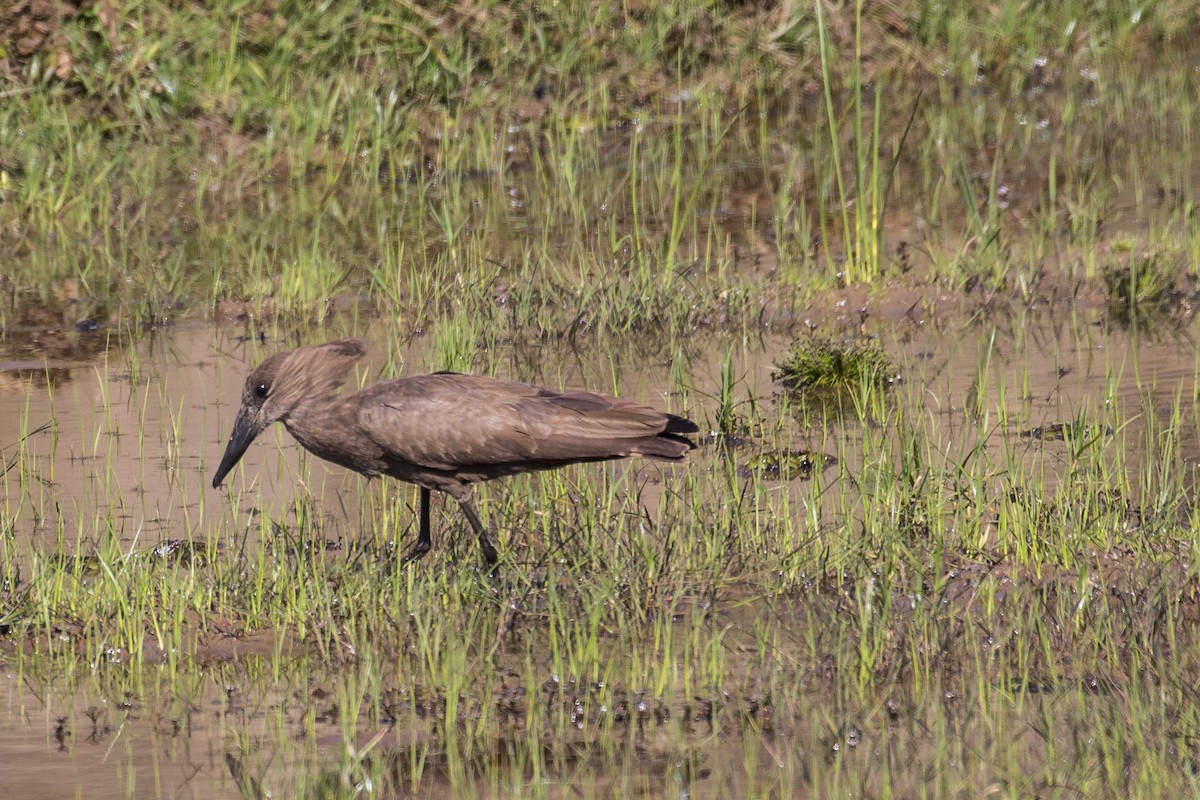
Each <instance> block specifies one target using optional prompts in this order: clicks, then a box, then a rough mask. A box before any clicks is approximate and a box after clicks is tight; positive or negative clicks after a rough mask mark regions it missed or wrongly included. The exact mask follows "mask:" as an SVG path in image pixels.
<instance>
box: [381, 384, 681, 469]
mask: <svg viewBox="0 0 1200 800" xmlns="http://www.w3.org/2000/svg"><path fill="white" fill-rule="evenodd" d="M360 394H361V399H360V401H359V402H360V406H359V424H360V425H361V426H362V427H363V429H364V430H365V431H366V432H367V433H368V434H369V435H370V436H371V438H372V439H373V440H374V441H375V442H376V443H378V444H379V445H380V446H381V447H383V448H384V449H385V450H386V451H387V453H388V455H389V456H390V457H392V458H397V459H400V460H402V461H406V462H408V463H411V464H418V465H421V466H424V467H429V468H432V469H456V468H460V467H465V466H472V465H474V466H480V465H493V464H511V463H521V462H534V461H550V462H553V461H572V460H582V459H586V458H606V457H612V456H621V455H627V454H628V453H629V452H630V450H629V446H630V443H631V442H632V441H635V440H639V439H645V437H648V436H655V435H656V434H658V433H660V432H661V431H662V430H663V428H664V427H665V425H666V421H667V419H666V415H664V414H662V413H660V412H657V411H654V410H653V409H650V408H645V407H643V406H638V405H636V404H633V403H629V402H626V401H622V400H617V399H614V398H611V397H605V396H603V395H597V394H592V393H590V392H570V393H565V394H560V393H557V392H552V391H550V390H547V389H539V388H538V387H536V386H530V385H528V384H524V383H518V382H516V381H503V380H498V379H494V378H486V377H482V376H475V375H422V376H418V377H414V378H403V379H400V380H396V381H388V382H386V383H381V384H377V385H376V386H373V387H370V388H368V389H366V390H364V391H363V392H362V393H360Z"/></svg>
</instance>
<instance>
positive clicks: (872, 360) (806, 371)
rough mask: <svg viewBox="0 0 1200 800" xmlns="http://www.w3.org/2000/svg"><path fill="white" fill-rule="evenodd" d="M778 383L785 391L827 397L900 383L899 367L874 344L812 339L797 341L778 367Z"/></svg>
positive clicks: (776, 370)
mask: <svg viewBox="0 0 1200 800" xmlns="http://www.w3.org/2000/svg"><path fill="white" fill-rule="evenodd" d="M774 378H775V380H777V381H779V382H780V383H781V384H782V385H783V387H784V388H785V389H788V390H790V391H794V392H808V393H816V394H825V395H841V394H847V395H853V394H857V393H858V392H859V391H860V390H862V389H874V390H881V389H887V388H888V387H890V386H892V385H893V384H894V383H895V382H896V380H897V373H896V365H895V363H893V361H892V359H891V358H890V357H889V356H888V355H887V353H885V352H884V351H883V348H881V347H880V346H879V345H877V344H875V343H874V342H862V341H849V342H843V341H835V340H834V339H832V338H829V337H813V338H811V339H809V340H807V341H797V342H795V343H794V344H793V345H792V349H791V350H790V351H789V352H788V355H787V357H786V358H785V359H784V360H783V361H782V362H779V363H777V364H776V365H775V372H774Z"/></svg>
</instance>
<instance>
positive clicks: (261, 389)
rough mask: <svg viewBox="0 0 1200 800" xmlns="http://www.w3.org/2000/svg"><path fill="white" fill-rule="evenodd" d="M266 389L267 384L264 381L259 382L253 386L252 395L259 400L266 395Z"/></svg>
mask: <svg viewBox="0 0 1200 800" xmlns="http://www.w3.org/2000/svg"><path fill="white" fill-rule="evenodd" d="M268 391H269V390H268V388H267V385H266V384H265V383H260V384H259V385H258V386H255V387H254V396H255V397H257V398H258V399H259V400H262V399H264V398H265V397H266V396H267V392H268Z"/></svg>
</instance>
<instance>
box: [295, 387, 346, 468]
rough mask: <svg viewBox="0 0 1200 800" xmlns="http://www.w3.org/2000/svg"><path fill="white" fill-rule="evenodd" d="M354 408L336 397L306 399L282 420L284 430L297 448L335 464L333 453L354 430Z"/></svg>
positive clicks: (344, 400) (321, 396) (338, 396)
mask: <svg viewBox="0 0 1200 800" xmlns="http://www.w3.org/2000/svg"><path fill="white" fill-rule="evenodd" d="M356 408H357V406H356V405H355V404H354V403H353V401H351V400H350V399H349V398H348V397H344V396H342V395H336V394H327V395H318V396H315V397H310V398H307V399H306V400H305V401H304V402H303V403H301V404H300V405H298V406H297V407H296V408H295V409H294V410H293V411H292V412H291V413H290V414H288V415H287V416H286V417H284V418H283V424H284V427H286V428H287V429H288V433H290V434H291V435H292V438H294V439H295V440H296V441H297V442H299V443H300V446H301V447H303V448H304V449H305V450H307V451H309V452H310V453H312V454H313V455H315V456H319V457H320V458H324V459H326V460H328V461H334V462H337V461H338V459H337V458H336V455H335V454H336V453H338V452H339V451H340V449H341V446H342V444H343V443H344V441H345V440H346V439H347V438H350V437H352V436H353V435H354V433H355V432H356V431H357V426H358V423H357V418H356V417H357V415H356V413H355V409H356Z"/></svg>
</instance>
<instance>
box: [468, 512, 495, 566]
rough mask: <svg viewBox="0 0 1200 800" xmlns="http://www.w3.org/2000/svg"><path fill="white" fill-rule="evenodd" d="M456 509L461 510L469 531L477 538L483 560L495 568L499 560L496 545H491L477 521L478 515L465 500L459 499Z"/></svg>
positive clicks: (488, 537)
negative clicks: (469, 525) (468, 524)
mask: <svg viewBox="0 0 1200 800" xmlns="http://www.w3.org/2000/svg"><path fill="white" fill-rule="evenodd" d="M458 507H459V508H461V509H462V512H463V515H464V516H465V517H466V518H467V522H469V523H470V524H471V529H472V530H474V531H475V535H476V536H478V537H479V549H480V550H482V551H483V558H484V560H485V561H487V563H488V566H489V567H494V566H496V562H497V561H499V560H500V556H499V555H497V554H496V545H494V544H492V539H491V537H490V536H488V533H487V530H485V529H484V527H483V523H482V522H480V521H479V514H477V513H475V509H474V508H472V507H471V504H470V503H468V502H467V501H466V500H462V499H460V500H459V501H458Z"/></svg>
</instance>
